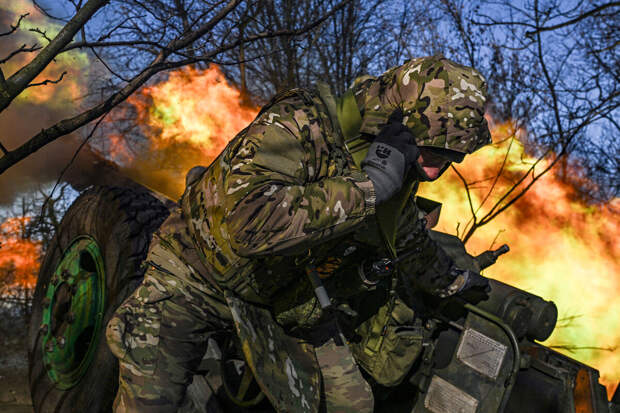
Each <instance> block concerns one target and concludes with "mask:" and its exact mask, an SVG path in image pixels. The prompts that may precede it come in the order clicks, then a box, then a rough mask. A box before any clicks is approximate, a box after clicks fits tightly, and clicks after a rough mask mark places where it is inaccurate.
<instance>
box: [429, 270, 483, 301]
mask: <svg viewBox="0 0 620 413" xmlns="http://www.w3.org/2000/svg"><path fill="white" fill-rule="evenodd" d="M450 275H451V276H452V277H453V280H454V281H452V283H451V284H450V285H449V286H448V287H446V288H445V289H444V290H442V291H440V292H439V293H438V294H437V296H438V297H440V298H446V297H450V296H452V295H455V294H463V293H465V292H467V291H471V290H476V291H480V292H484V293H488V292H489V291H491V286H490V285H489V279H488V278H486V277H483V276H482V275H480V274H478V273H477V272H475V271H470V270H461V269H460V268H457V267H455V266H454V265H452V268H451V269H450Z"/></svg>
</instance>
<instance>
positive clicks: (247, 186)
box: [224, 99, 375, 256]
mask: <svg viewBox="0 0 620 413" xmlns="http://www.w3.org/2000/svg"><path fill="white" fill-rule="evenodd" d="M326 123H328V120H327V119H325V118H324V117H323V118H321V117H320V115H319V114H318V113H317V111H316V109H315V107H314V106H301V107H300V106H299V104H298V103H296V102H295V101H293V102H291V101H290V99H288V100H284V101H281V102H279V103H277V104H275V105H273V106H272V107H271V108H270V110H269V111H267V112H265V113H263V114H262V115H261V116H260V117H259V118H258V119H257V120H256V121H255V122H254V123H253V125H252V126H251V127H250V128H249V129H248V131H247V134H246V137H245V139H243V140H242V141H241V142H240V143H239V146H238V147H237V148H231V155H230V156H231V158H230V160H229V162H227V163H228V164H229V165H230V171H229V173H228V174H227V178H226V180H225V182H224V189H225V194H224V202H225V205H226V209H227V211H228V212H227V216H226V219H225V223H226V226H227V230H228V233H229V235H230V243H231V246H232V247H233V249H234V250H235V252H236V253H237V254H239V255H241V256H251V255H260V254H267V253H274V254H294V253H301V252H302V251H304V250H305V249H307V248H309V247H312V246H313V245H315V244H317V243H318V242H321V241H324V240H326V239H329V238H332V237H336V236H339V235H343V234H345V233H347V232H349V231H351V230H354V229H355V228H356V227H357V226H358V225H359V224H360V223H362V221H363V220H364V218H365V217H367V216H369V215H371V214H374V207H375V205H374V203H375V196H374V189H373V186H372V183H371V182H370V180H369V179H368V176H367V175H366V174H365V173H364V172H362V171H360V170H358V169H356V168H354V169H353V170H348V171H347V168H344V169H343V170H344V171H345V172H342V171H338V170H335V171H327V170H325V169H326V167H327V165H328V162H327V158H328V156H330V155H329V148H327V147H326V146H325V145H324V140H325V138H326V137H325V136H324V135H325V134H326V133H331V132H333V131H332V130H331V125H330V124H326ZM327 139H330V138H329V137H327ZM332 155H333V154H332ZM337 162H341V165H342V164H343V163H344V162H345V159H344V158H343V159H340V160H338V161H336V162H332V167H333V164H334V163H337ZM347 165H348V164H347ZM350 166H351V165H348V167H349V168H350ZM326 175H331V176H330V177H325V176H326Z"/></svg>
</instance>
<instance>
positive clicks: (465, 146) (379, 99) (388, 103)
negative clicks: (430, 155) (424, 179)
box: [352, 56, 491, 153]
mask: <svg viewBox="0 0 620 413" xmlns="http://www.w3.org/2000/svg"><path fill="white" fill-rule="evenodd" d="M352 88H353V91H354V94H355V95H356V100H357V101H358V105H359V106H360V107H361V109H362V112H363V115H362V125H361V128H360V132H361V133H366V134H371V135H377V134H378V133H379V131H380V130H381V128H382V126H383V125H385V123H386V122H387V120H388V117H389V116H390V114H391V113H392V112H394V110H396V109H397V108H401V109H402V110H403V114H404V117H403V124H405V125H406V126H408V127H409V128H410V129H411V130H412V132H413V134H414V136H415V137H416V143H417V144H418V146H431V147H436V148H445V149H450V150H453V151H457V152H461V153H472V152H474V151H475V150H477V149H479V148H480V147H482V146H484V145H486V144H488V143H490V142H491V136H490V133H489V128H488V125H487V121H486V119H485V118H484V105H485V101H486V82H485V79H484V77H483V76H482V75H481V74H480V73H479V72H478V71H477V70H475V69H472V68H470V67H467V66H462V65H460V64H458V63H455V62H453V61H451V60H448V59H446V58H445V57H443V56H433V57H422V58H416V59H411V60H409V61H407V62H406V63H404V64H403V65H401V66H397V67H394V68H392V69H390V70H388V71H387V72H385V73H383V74H382V75H381V76H379V77H372V76H363V77H361V78H358V79H356V80H355V82H354V83H353V85H352Z"/></svg>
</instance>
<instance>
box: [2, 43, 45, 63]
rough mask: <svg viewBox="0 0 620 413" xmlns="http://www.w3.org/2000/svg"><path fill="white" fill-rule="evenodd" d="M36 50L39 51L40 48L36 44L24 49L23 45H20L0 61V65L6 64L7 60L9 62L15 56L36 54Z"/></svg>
mask: <svg viewBox="0 0 620 413" xmlns="http://www.w3.org/2000/svg"><path fill="white" fill-rule="evenodd" d="M37 50H41V46H39V45H38V44H33V45H32V46H30V47H26V45H25V44H22V45H21V46H20V47H19V48H17V49H15V50H13V51H12V52H11V53H9V55H8V56H7V57H5V58H4V59H0V65H2V64H4V63H6V62H8V61H9V60H11V59H12V58H13V57H15V56H16V55H18V54H20V53H32V52H36V51H37Z"/></svg>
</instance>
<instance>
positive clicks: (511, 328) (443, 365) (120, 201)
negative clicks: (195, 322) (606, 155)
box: [28, 184, 620, 413]
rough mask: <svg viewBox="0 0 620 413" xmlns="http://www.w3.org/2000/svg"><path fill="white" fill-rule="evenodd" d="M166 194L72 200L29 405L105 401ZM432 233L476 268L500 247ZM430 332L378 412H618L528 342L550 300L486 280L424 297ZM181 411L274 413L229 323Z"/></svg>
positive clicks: (593, 387)
mask: <svg viewBox="0 0 620 413" xmlns="http://www.w3.org/2000/svg"><path fill="white" fill-rule="evenodd" d="M174 205H175V204H174V202H173V201H171V200H170V199H168V198H167V197H165V196H163V195H161V194H158V193H156V192H154V191H150V190H148V189H146V188H144V187H142V186H140V185H137V184H130V185H126V186H124V187H109V186H96V187H91V188H90V189H88V190H86V191H85V192H83V193H82V194H81V195H80V196H79V197H78V198H77V199H76V201H75V202H74V203H73V205H72V206H71V207H70V209H69V210H68V212H67V213H66V215H65V217H64V218H63V220H62V223H61V224H60V226H59V228H58V231H57V233H56V234H55V237H54V240H53V242H52V243H51V246H50V247H49V250H48V252H47V254H46V256H45V258H44V261H43V264H42V266H41V271H40V274H39V279H38V283H37V287H36V291H35V296H34V304H33V314H32V318H31V324H30V328H29V344H28V346H29V347H28V353H29V363H30V386H31V393H32V398H33V403H34V408H35V411H36V412H37V413H46V412H60V413H66V412H74V411H80V412H82V411H87V412H94V413H98V412H109V411H111V407H112V401H113V399H114V395H115V393H116V388H117V382H118V379H117V378H118V363H117V361H116V359H115V358H114V356H113V355H112V354H111V353H110V351H109V349H108V348H107V345H106V343H105V336H104V334H103V329H104V327H105V325H106V323H107V322H108V320H109V319H110V317H111V316H112V314H113V313H114V311H115V309H116V308H117V307H118V306H119V305H120V304H121V303H122V302H123V300H124V299H125V298H126V297H127V296H128V295H129V294H131V292H132V291H133V290H134V289H135V288H136V287H137V286H138V285H139V283H140V281H141V279H142V276H143V274H144V268H142V267H141V262H142V260H143V259H144V257H145V256H146V252H147V249H148V245H149V242H150V238H151V235H152V233H153V232H154V231H155V230H157V228H158V227H159V225H160V224H161V223H162V222H163V220H164V219H165V218H166V217H167V215H168V214H169V208H170V207H172V206H174ZM432 234H433V235H432V236H433V237H434V238H435V239H436V240H437V241H438V242H440V243H441V244H442V246H443V247H444V248H445V249H446V251H447V252H448V253H449V254H450V255H451V256H452V257H453V258H454V259H455V260H456V262H457V263H458V265H459V266H460V267H461V268H463V269H470V270H472V271H480V270H481V269H482V268H484V267H485V266H488V265H490V264H492V263H493V262H494V260H495V259H497V256H499V255H500V253H502V252H504V250H498V251H489V252H486V253H483V254H482V255H480V256H478V257H472V256H470V255H469V254H468V253H467V252H466V250H465V248H464V246H463V244H462V243H461V241H460V240H459V239H458V238H456V237H453V236H451V235H448V234H443V233H439V232H433V233H432ZM421 305H422V307H424V308H427V309H429V310H428V312H427V314H426V316H425V320H426V324H425V326H424V328H426V329H427V330H428V331H430V332H431V334H429V338H428V340H426V342H425V343H424V351H423V353H422V356H421V357H419V359H418V361H417V362H416V364H415V365H414V367H413V368H412V370H411V372H410V374H409V375H408V377H407V378H406V379H405V381H404V382H403V383H402V384H401V385H399V386H397V387H395V388H391V389H386V391H385V392H382V394H383V396H384V397H382V398H381V397H377V408H376V411H390V412H392V413H396V412H401V411H402V412H407V413H408V412H412V413H457V412H458V413H522V412H527V413H620V390H616V393H615V395H614V397H613V398H612V400H611V401H608V400H607V396H606V392H605V389H604V387H603V386H602V385H600V384H599V382H598V378H599V373H598V371H597V370H596V369H594V368H592V367H589V366H587V365H584V364H582V363H580V362H578V361H576V360H573V359H571V358H569V357H566V356H564V355H561V354H559V353H557V352H555V351H553V350H552V349H550V348H548V347H545V346H544V345H541V344H539V343H537V341H542V340H545V339H546V338H547V337H549V335H550V334H551V332H552V331H553V329H554V327H555V323H556V320H557V309H556V307H555V305H554V304H553V303H552V302H549V301H545V300H544V299H542V298H540V297H537V296H535V295H532V294H530V293H528V292H526V291H523V290H520V289H518V288H515V287H512V286H510V285H507V284H504V283H501V282H499V281H495V280H491V292H490V293H489V294H488V295H486V294H483V293H471V294H469V295H467V296H465V297H462V298H455V299H446V300H441V301H433V299H432V298H424V299H423V302H422V303H421ZM198 372H199V373H198V374H196V375H195V376H194V377H193V382H192V384H191V385H190V387H189V388H188V393H187V397H186V403H185V404H184V406H183V407H182V408H181V409H180V411H182V412H205V413H206V412H246V411H247V412H273V411H274V409H273V407H272V406H271V405H270V403H269V401H268V400H267V398H266V397H264V393H263V392H262V391H261V388H260V386H259V385H258V384H257V382H256V380H254V377H253V374H252V371H251V370H250V368H249V367H248V366H247V364H246V363H245V361H244V359H243V356H242V352H241V351H240V349H239V344H238V338H237V336H236V334H235V333H234V331H230V332H228V333H221V334H217V335H214V336H213V338H212V339H210V340H209V347H208V350H207V352H206V354H205V356H204V358H203V360H202V362H201V364H200V366H199V368H198Z"/></svg>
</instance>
